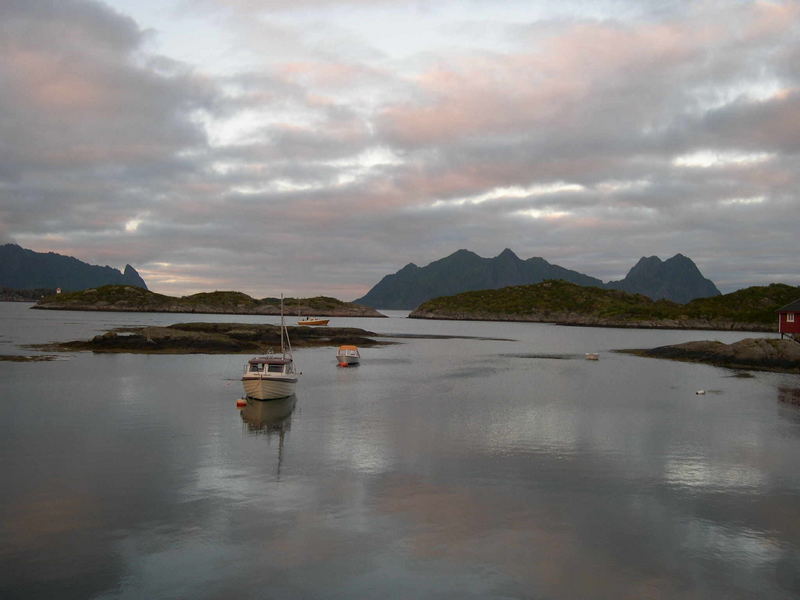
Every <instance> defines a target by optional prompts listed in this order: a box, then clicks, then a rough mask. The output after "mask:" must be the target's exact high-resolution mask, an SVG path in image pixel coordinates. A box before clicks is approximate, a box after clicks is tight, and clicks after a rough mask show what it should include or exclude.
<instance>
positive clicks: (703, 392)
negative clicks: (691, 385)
mask: <svg viewBox="0 0 800 600" xmlns="http://www.w3.org/2000/svg"><path fill="white" fill-rule="evenodd" d="M705 393H706V391H705V390H697V391H696V392H695V394H697V395H698V396H702V395H703V394H705Z"/></svg>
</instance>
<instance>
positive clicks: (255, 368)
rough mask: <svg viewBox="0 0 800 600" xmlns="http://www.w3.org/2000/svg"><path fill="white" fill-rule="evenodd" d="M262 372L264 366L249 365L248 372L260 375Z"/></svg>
mask: <svg viewBox="0 0 800 600" xmlns="http://www.w3.org/2000/svg"><path fill="white" fill-rule="evenodd" d="M263 370H264V365H258V364H256V365H250V371H251V372H253V373H261V371H263Z"/></svg>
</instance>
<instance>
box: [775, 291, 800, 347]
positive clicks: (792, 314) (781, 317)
mask: <svg viewBox="0 0 800 600" xmlns="http://www.w3.org/2000/svg"><path fill="white" fill-rule="evenodd" d="M778 333H780V334H781V337H783V336H784V335H786V336H789V337H793V338H795V339H798V338H800V300H795V301H794V302H792V303H790V304H787V305H786V306H784V307H783V308H779V309H778Z"/></svg>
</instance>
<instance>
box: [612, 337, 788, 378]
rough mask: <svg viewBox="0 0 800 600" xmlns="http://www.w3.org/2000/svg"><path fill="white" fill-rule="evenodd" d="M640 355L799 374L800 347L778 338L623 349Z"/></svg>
mask: <svg viewBox="0 0 800 600" xmlns="http://www.w3.org/2000/svg"><path fill="white" fill-rule="evenodd" d="M622 352H628V353H631V354H637V355H639V356H649V357H653V358H669V359H673V360H683V361H689V362H700V363H706V364H710V365H715V366H719V367H728V368H732V369H753V370H759V371H780V372H786V373H800V344H798V343H797V342H795V341H793V340H787V339H777V338H747V339H744V340H741V341H738V342H735V343H733V344H723V343H722V342H716V341H701V342H687V343H684V344H675V345H672V346H660V347H658V348H652V349H650V350H623V351H622Z"/></svg>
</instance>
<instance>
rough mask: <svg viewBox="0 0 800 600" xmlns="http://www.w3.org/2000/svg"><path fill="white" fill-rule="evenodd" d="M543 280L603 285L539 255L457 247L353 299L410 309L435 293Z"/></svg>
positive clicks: (403, 269)
mask: <svg viewBox="0 0 800 600" xmlns="http://www.w3.org/2000/svg"><path fill="white" fill-rule="evenodd" d="M545 279H563V280H565V281H569V282H572V283H576V284H578V285H587V286H592V285H593V286H602V285H603V282H602V281H600V280H599V279H595V278H594V277H589V276H588V275H583V274H581V273H578V272H577V271H571V270H569V269H565V268H563V267H559V266H557V265H551V264H550V263H549V262H547V261H546V260H544V259H543V258H538V257H536V258H529V259H528V260H522V259H521V258H519V257H518V256H517V255H516V254H514V253H513V252H512V251H511V250H509V249H508V248H506V249H505V250H503V251H502V252H501V253H500V254H499V255H498V256H495V257H494V258H483V257H480V256H478V255H477V254H475V253H474V252H470V251H469V250H458V251H457V252H454V253H453V254H451V255H450V256H447V257H445V258H442V259H440V260H437V261H434V262H432V263H430V264H429V265H427V266H425V267H418V266H417V265H415V264H413V263H409V264H407V265H406V266H405V267H403V268H402V269H400V270H399V271H398V272H397V273H395V274H393V275H386V276H385V277H384V278H383V279H381V281H380V282H379V283H378V284H377V285H376V286H375V287H373V288H372V289H371V290H370V291H369V292H368V293H367V294H366V295H365V296H363V297H361V298H359V299H358V300H354V302H355V303H356V304H363V305H365V306H371V307H373V308H378V307H380V308H384V309H412V308H415V307H417V306H419V305H420V304H422V303H423V302H425V301H426V300H429V299H431V298H436V297H438V296H451V295H453V294H458V293H460V292H468V291H472V290H485V289H497V288H502V287H506V286H509V285H524V284H528V283H538V282H540V281H544V280H545Z"/></svg>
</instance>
